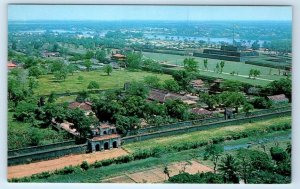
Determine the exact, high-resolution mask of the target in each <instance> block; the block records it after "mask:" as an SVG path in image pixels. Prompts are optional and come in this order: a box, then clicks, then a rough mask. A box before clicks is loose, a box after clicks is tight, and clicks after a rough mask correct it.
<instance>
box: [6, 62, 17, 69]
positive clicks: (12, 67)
mask: <svg viewBox="0 0 300 189" xmlns="http://www.w3.org/2000/svg"><path fill="white" fill-rule="evenodd" d="M16 67H17V64H15V63H14V62H12V61H9V62H7V68H8V70H12V69H14V68H16Z"/></svg>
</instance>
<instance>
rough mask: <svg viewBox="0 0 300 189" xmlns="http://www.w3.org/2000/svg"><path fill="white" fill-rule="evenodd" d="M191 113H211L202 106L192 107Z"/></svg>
mask: <svg viewBox="0 0 300 189" xmlns="http://www.w3.org/2000/svg"><path fill="white" fill-rule="evenodd" d="M192 113H194V114H202V115H203V114H205V115H210V114H212V112H211V111H208V110H206V109H203V108H193V109H192Z"/></svg>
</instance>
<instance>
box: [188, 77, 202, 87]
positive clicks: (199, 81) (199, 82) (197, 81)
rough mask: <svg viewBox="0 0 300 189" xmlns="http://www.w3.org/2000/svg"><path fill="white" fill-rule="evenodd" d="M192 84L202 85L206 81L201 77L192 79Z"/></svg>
mask: <svg viewBox="0 0 300 189" xmlns="http://www.w3.org/2000/svg"><path fill="white" fill-rule="evenodd" d="M191 84H192V85H193V86H194V87H195V86H202V85H203V84H204V82H203V81H202V80H201V79H197V80H192V81H191Z"/></svg>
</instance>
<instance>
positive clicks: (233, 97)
mask: <svg viewBox="0 0 300 189" xmlns="http://www.w3.org/2000/svg"><path fill="white" fill-rule="evenodd" d="M220 99H221V101H222V104H224V105H225V106H226V107H234V108H235V112H236V113H238V108H239V107H240V106H241V105H243V104H244V103H245V102H246V98H245V96H244V95H243V94H241V93H239V92H227V91H226V92H223V93H221V95H220Z"/></svg>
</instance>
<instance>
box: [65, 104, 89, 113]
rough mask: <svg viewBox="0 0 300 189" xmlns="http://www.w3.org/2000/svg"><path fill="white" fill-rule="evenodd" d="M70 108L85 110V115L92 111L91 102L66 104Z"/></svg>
mask: <svg viewBox="0 0 300 189" xmlns="http://www.w3.org/2000/svg"><path fill="white" fill-rule="evenodd" d="M68 108H70V109H76V108H79V109H81V110H82V111H84V112H85V114H86V115H88V114H90V113H93V111H92V103H91V102H88V101H86V102H71V103H70V104H69V106H68Z"/></svg>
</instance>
